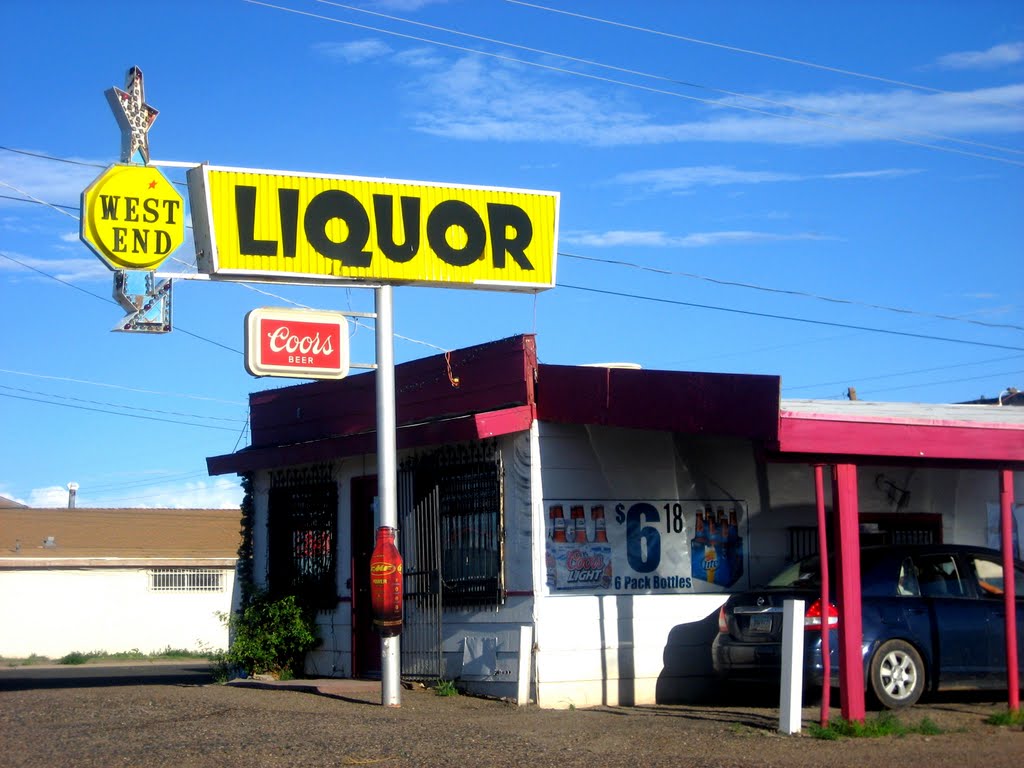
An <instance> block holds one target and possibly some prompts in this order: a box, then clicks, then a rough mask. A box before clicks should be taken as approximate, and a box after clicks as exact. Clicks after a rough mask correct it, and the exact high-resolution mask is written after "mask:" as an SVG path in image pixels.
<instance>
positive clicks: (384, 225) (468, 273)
mask: <svg viewBox="0 0 1024 768" xmlns="http://www.w3.org/2000/svg"><path fill="white" fill-rule="evenodd" d="M188 188H189V198H190V201H191V207H192V226H193V233H194V236H195V240H196V252H197V258H198V264H199V270H200V271H201V272H205V273H207V274H210V275H215V276H220V277H225V278H231V277H233V278H236V279H238V278H245V277H249V278H252V279H264V280H271V281H288V280H304V281H305V280H313V281H323V282H347V283H351V282H369V283H388V284H395V285H435V286H448V287H457V288H487V289H491V290H508V291H530V292H532V291H540V290H544V289H546V288H551V287H553V286H554V283H555V255H556V251H557V238H558V193H556V192H537V191H532V190H517V189H501V188H491V187H470V186H458V187H453V186H447V185H441V184H433V183H429V182H412V181H395V180H388V179H372V178H358V177H346V176H322V175H310V174H301V173H289V172H284V171H262V170H249V169H240V168H218V167H213V166H208V165H203V166H198V167H196V168H193V169H191V170H190V171H189V172H188Z"/></svg>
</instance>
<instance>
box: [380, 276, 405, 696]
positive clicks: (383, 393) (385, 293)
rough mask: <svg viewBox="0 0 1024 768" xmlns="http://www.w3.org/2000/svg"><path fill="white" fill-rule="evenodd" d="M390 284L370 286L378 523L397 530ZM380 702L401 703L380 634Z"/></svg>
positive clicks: (396, 654) (396, 673)
mask: <svg viewBox="0 0 1024 768" xmlns="http://www.w3.org/2000/svg"><path fill="white" fill-rule="evenodd" d="M391 297H392V287H391V286H390V285H381V286H377V288H375V289H374V304H375V306H374V309H375V310H376V314H377V322H376V329H375V334H374V335H375V337H376V338H375V341H376V344H377V498H378V499H379V503H380V524H381V525H382V526H387V527H389V528H394V529H395V530H396V531H397V530H398V491H397V487H398V456H397V453H398V447H397V443H396V439H395V429H396V426H395V425H396V418H395V333H394V323H393V320H394V316H393V312H392V305H391ZM380 655H381V667H380V668H381V686H380V695H381V702H380V703H381V704H382V705H384V706H385V707H400V706H401V705H402V685H401V683H402V671H401V653H400V646H399V638H398V637H382V638H381V646H380Z"/></svg>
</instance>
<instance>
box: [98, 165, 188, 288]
mask: <svg viewBox="0 0 1024 768" xmlns="http://www.w3.org/2000/svg"><path fill="white" fill-rule="evenodd" d="M80 237H81V239H82V241H83V242H84V243H85V244H86V245H88V246H89V247H90V248H92V249H93V250H94V251H95V252H96V254H97V255H98V256H99V257H100V259H102V260H103V261H104V262H106V264H107V266H108V267H110V268H111V269H155V268H156V267H157V266H159V265H160V264H161V263H162V262H163V260H164V259H166V258H167V257H168V256H169V255H170V254H171V252H172V251H174V250H175V249H176V248H177V247H178V246H180V245H181V244H182V243H183V242H184V240H185V202H184V200H183V199H182V197H181V195H179V194H178V192H177V190H176V189H175V188H174V186H173V185H172V184H171V182H170V181H168V180H167V179H166V178H165V177H164V175H163V174H162V173H160V171H159V170H157V169H156V168H154V167H152V166H148V165H125V164H117V165H112V166H110V167H109V168H107V169H106V170H105V171H103V173H101V174H100V175H99V176H97V177H96V180H95V181H94V182H93V183H92V184H90V185H89V186H88V187H86V189H85V191H84V192H82V225H81V231H80Z"/></svg>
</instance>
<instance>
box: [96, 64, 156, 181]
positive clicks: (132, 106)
mask: <svg viewBox="0 0 1024 768" xmlns="http://www.w3.org/2000/svg"><path fill="white" fill-rule="evenodd" d="M124 87H125V89H126V90H123V91H122V90H121V89H120V88H118V87H116V86H115V87H113V88H110V89H108V90H107V91H106V96H107V101H108V102H109V103H110V108H111V109H112V110H113V111H114V117H116V118H117V124H118V125H119V126H120V127H121V162H122V163H136V162H140V161H141V164H142V165H146V164H147V163H149V129H150V128H151V127H152V125H153V123H154V121H155V120H156V116H157V115H158V114H160V113H159V111H158V110H156V109H153V107H151V106H149V104H147V103H146V92H145V89H144V87H143V84H142V70H141V69H139V68H138V67H132V68H131V69H129V70H128V74H127V76H126V77H125V85H124ZM136 156H138V158H139V159H138V160H137V159H136Z"/></svg>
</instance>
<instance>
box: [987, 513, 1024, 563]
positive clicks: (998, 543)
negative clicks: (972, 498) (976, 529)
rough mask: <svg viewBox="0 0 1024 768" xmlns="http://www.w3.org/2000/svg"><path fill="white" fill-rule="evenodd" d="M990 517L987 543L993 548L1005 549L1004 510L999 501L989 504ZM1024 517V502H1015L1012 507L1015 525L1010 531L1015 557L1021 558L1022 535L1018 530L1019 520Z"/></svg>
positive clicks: (1011, 518) (1012, 523) (1012, 517)
mask: <svg viewBox="0 0 1024 768" xmlns="http://www.w3.org/2000/svg"><path fill="white" fill-rule="evenodd" d="M987 511H988V519H987V524H988V525H987V527H986V529H985V543H986V544H987V545H988V546H989V547H991V548H992V549H998V550H1000V551H1002V549H1003V511H1002V509H1001V507H1000V506H999V502H998V501H990V502H988V504H987ZM1020 518H1024V504H1014V505H1013V507H1012V509H1011V514H1010V523H1011V525H1012V526H1013V528H1011V533H1010V541H1011V542H1012V544H1011V546H1012V547H1013V557H1014V558H1015V559H1017V560H1020V559H1021V555H1022V553H1021V549H1020V535H1019V534H1018V532H1017V528H1018V525H1019V523H1018V520H1019V519H1020Z"/></svg>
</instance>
